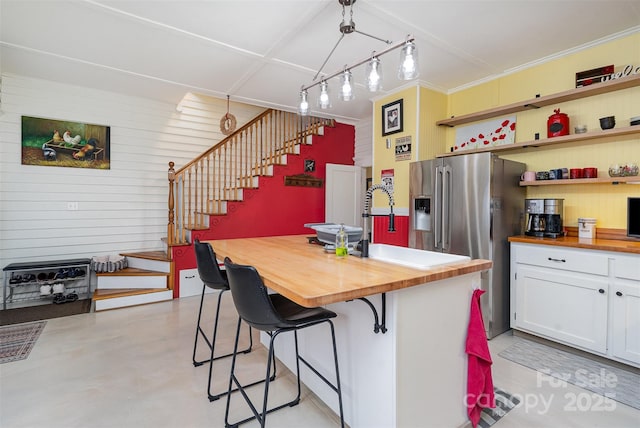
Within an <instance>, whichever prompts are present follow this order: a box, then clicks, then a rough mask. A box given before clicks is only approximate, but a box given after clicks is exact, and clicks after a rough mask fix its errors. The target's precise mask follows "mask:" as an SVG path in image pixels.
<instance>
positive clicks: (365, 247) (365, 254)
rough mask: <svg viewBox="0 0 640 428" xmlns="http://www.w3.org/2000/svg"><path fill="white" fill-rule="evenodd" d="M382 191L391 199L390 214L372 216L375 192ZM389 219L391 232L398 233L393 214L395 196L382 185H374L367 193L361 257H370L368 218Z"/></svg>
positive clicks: (363, 215) (363, 216) (363, 214)
mask: <svg viewBox="0 0 640 428" xmlns="http://www.w3.org/2000/svg"><path fill="white" fill-rule="evenodd" d="M378 189H379V190H382V191H383V192H384V193H386V194H387V197H388V198H389V209H390V212H389V214H371V210H370V208H369V203H370V202H371V197H372V196H373V191H374V190H378ZM382 216H385V217H386V216H388V217H389V232H395V231H396V221H395V220H396V216H395V214H393V195H392V194H391V192H390V191H389V189H388V188H387V187H386V186H384V185H382V184H374V185H373V186H371V187H370V188H369V190H367V193H366V195H365V198H364V212H363V213H362V218H364V227H363V233H362V240H361V241H360V257H369V232H368V231H367V217H382Z"/></svg>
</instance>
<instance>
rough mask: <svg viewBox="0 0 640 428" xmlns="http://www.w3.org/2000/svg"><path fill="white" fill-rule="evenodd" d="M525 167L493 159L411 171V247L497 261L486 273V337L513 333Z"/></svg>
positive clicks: (434, 163) (439, 162)
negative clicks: (515, 242) (515, 250)
mask: <svg viewBox="0 0 640 428" xmlns="http://www.w3.org/2000/svg"><path fill="white" fill-rule="evenodd" d="M524 170H525V164H523V163H519V162H513V161H509V160H505V159H500V158H499V157H497V156H496V155H493V154H492V153H488V152H487V153H474V154H468V155H457V156H449V157H444V158H438V159H434V160H426V161H419V162H413V163H411V165H410V185H409V193H410V203H411V209H410V210H409V222H410V232H409V246H410V247H412V248H420V249H423V250H430V251H440V252H444V253H451V254H460V255H465V256H470V257H471V258H472V259H487V260H491V261H493V268H492V269H491V270H490V271H488V272H484V273H482V285H481V287H482V289H483V290H486V291H487V293H485V294H484V295H483V296H482V299H481V306H482V312H483V317H484V324H485V329H486V330H487V337H488V338H493V337H495V336H497V335H498V334H500V333H503V332H505V331H507V330H508V329H509V243H508V241H507V238H508V237H509V236H512V235H519V234H521V233H522V232H523V227H524V200H525V189H524V187H520V186H519V181H520V175H521V174H522V173H523V172H524Z"/></svg>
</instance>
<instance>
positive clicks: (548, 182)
mask: <svg viewBox="0 0 640 428" xmlns="http://www.w3.org/2000/svg"><path fill="white" fill-rule="evenodd" d="M606 183H611V184H623V183H640V176H637V175H636V176H630V177H599V178H575V179H562V180H536V181H521V182H520V186H553V185H558V184H606Z"/></svg>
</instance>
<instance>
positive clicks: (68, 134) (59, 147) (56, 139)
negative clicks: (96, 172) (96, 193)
mask: <svg viewBox="0 0 640 428" xmlns="http://www.w3.org/2000/svg"><path fill="white" fill-rule="evenodd" d="M109 140H110V128H109V127H108V126H103V125H91V124H88V123H79V122H70V121H66V120H56V119H43V118H38V117H29V116H22V164H23V165H42V166H62V167H70V168H92V169H109V168H110V167H111V161H110V141H109Z"/></svg>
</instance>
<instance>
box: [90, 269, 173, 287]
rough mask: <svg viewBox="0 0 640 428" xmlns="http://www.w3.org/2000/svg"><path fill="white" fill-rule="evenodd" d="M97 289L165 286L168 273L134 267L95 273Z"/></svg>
mask: <svg viewBox="0 0 640 428" xmlns="http://www.w3.org/2000/svg"><path fill="white" fill-rule="evenodd" d="M96 276H97V278H98V283H97V285H96V289H97V290H112V289H123V288H127V289H147V288H156V289H157V288H167V279H168V277H169V273H167V272H159V271H153V270H147V269H140V268H135V267H128V268H126V269H122V270H119V271H117V272H103V273H97V274H96Z"/></svg>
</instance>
